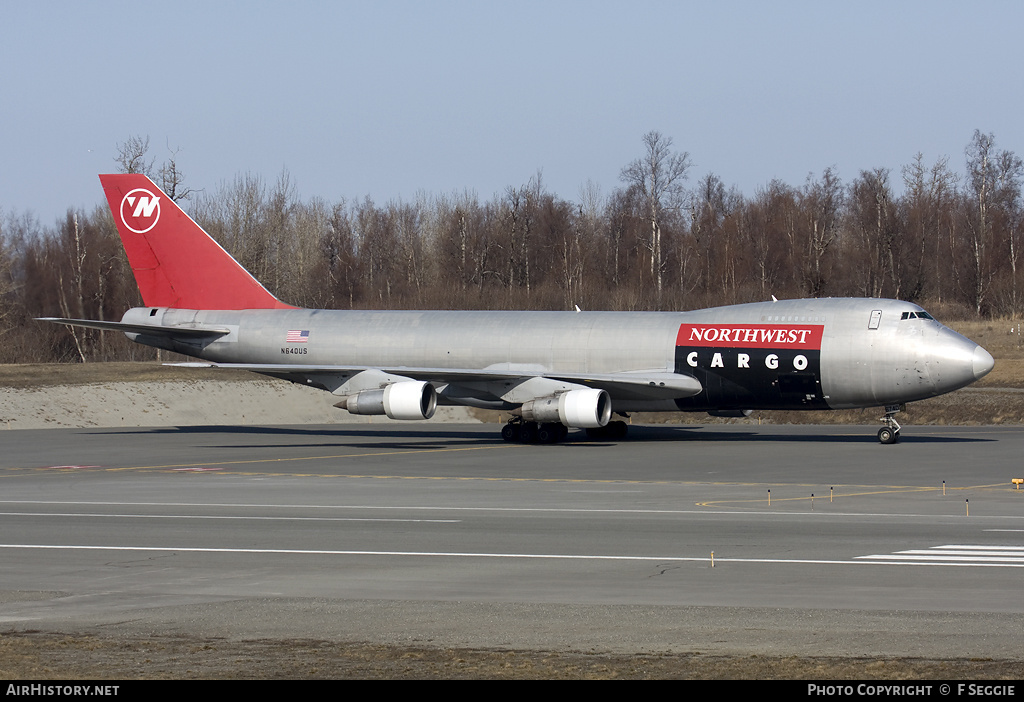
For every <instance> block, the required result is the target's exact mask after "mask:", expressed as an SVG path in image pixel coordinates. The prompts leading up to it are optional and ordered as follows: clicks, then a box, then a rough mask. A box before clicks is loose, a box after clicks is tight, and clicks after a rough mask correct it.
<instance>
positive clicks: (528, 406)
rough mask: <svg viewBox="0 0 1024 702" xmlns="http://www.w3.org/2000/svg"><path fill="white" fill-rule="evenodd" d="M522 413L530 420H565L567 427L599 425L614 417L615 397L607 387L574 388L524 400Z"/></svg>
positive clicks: (593, 427)
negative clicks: (607, 390)
mask: <svg viewBox="0 0 1024 702" xmlns="http://www.w3.org/2000/svg"><path fill="white" fill-rule="evenodd" d="M520 413H521V414H522V416H523V419H525V420H527V421H529V422H540V423H541V424H545V423H549V422H561V423H562V424H564V425H565V426H567V427H578V428H580V429H596V428H597V427H603V426H605V425H606V424H608V421H609V420H610V419H611V418H612V399H611V398H610V397H609V396H608V393H607V392H605V391H604V390H593V389H590V388H587V389H585V390H570V391H569V392H563V393H562V394H561V395H554V396H552V397H542V398H540V399H537V400H531V401H530V402H524V403H523V406H522V408H521V409H520Z"/></svg>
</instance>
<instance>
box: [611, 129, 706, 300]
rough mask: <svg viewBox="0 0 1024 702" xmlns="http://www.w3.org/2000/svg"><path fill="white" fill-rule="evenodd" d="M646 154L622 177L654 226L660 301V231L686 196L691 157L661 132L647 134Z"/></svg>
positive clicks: (654, 265)
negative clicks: (677, 149)
mask: <svg viewBox="0 0 1024 702" xmlns="http://www.w3.org/2000/svg"><path fill="white" fill-rule="evenodd" d="M643 142H644V147H645V148H646V152H645V153H644V155H643V156H642V157H641V158H638V159H636V160H635V161H633V162H632V163H630V164H629V165H628V166H626V167H625V168H623V169H622V172H621V173H620V174H619V178H620V179H621V180H622V181H623V182H625V183H627V184H628V185H629V187H631V188H635V189H636V190H637V191H638V193H639V194H640V197H641V202H642V206H643V208H644V216H645V218H646V220H647V222H648V223H649V224H650V227H651V240H650V244H649V245H648V248H649V249H650V251H651V266H650V267H651V277H652V278H654V281H655V287H656V288H657V291H658V298H659V299H660V298H661V291H662V287H663V285H662V248H661V228H662V223H663V219H664V213H665V211H666V210H669V209H678V208H679V207H680V206H681V202H682V197H683V181H684V180H686V175H687V172H688V171H689V170H690V166H691V163H690V155H689V154H688V153H686V152H685V151H684V152H682V153H678V152H673V151H672V138H671V137H667V136H664V135H662V134H661V132H656V131H650V132H647V133H646V134H644V137H643Z"/></svg>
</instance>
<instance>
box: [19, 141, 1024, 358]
mask: <svg viewBox="0 0 1024 702" xmlns="http://www.w3.org/2000/svg"><path fill="white" fill-rule="evenodd" d="M642 144H643V146H642V149H641V150H640V151H641V153H640V156H639V157H638V158H637V159H636V160H634V161H633V162H631V163H629V164H626V165H625V166H624V167H623V168H622V171H621V174H620V183H619V184H617V187H615V188H614V189H612V190H611V191H610V192H608V193H607V194H606V193H605V192H603V191H602V189H601V188H600V187H599V186H598V185H596V184H594V183H591V182H588V183H587V184H586V185H585V186H584V187H583V188H581V190H580V193H579V196H578V198H577V200H575V201H570V200H566V199H563V198H561V197H558V196H557V195H555V194H553V193H551V192H550V191H549V190H548V189H547V188H546V187H545V185H544V181H543V176H542V174H541V173H539V172H538V173H537V174H536V175H535V176H534V177H533V178H531V179H530V180H529V181H528V182H527V183H525V184H522V185H518V186H509V187H507V188H506V189H505V190H504V192H502V193H498V194H495V195H494V196H493V197H491V198H490V199H487V200H483V199H481V198H480V197H479V195H478V194H476V193H474V192H471V191H466V192H463V193H451V194H442V195H432V194H422V195H419V196H417V198H416V199H415V200H413V201H403V200H393V201H389V202H386V203H383V204H378V203H375V202H374V201H373V200H372V199H370V198H369V197H366V198H363V199H356V200H345V199H339V200H336V201H327V200H324V199H320V198H311V199H308V200H303V199H302V198H301V197H300V196H299V194H298V189H297V187H296V185H295V183H294V182H293V181H292V178H291V177H290V175H289V174H288V172H287V171H282V172H281V173H280V174H279V175H278V176H277V177H276V179H274V180H273V181H267V180H265V179H264V178H263V177H262V176H260V175H257V174H252V173H246V174H240V175H238V176H236V177H235V178H234V179H233V180H232V181H230V182H224V183H221V184H220V185H219V186H217V187H216V188H212V189H209V190H203V191H198V190H195V189H192V188H188V187H186V186H185V182H184V181H185V179H184V176H183V175H182V172H181V169H180V168H179V167H178V164H177V158H176V157H177V152H173V153H172V155H171V158H170V159H169V160H168V161H167V162H165V163H164V164H162V165H161V166H160V167H159V168H155V163H154V160H153V159H150V158H148V157H147V153H148V139H141V138H138V137H132V138H131V139H129V140H128V141H126V142H125V144H122V145H119V153H118V156H117V157H116V158H115V161H117V163H118V167H119V169H120V170H121V171H123V172H145V173H147V174H149V175H150V176H151V177H153V179H154V181H155V182H157V184H158V185H160V186H161V187H162V188H163V189H164V191H165V192H166V193H167V194H168V195H169V196H171V197H173V198H174V199H175V200H177V201H178V202H179V204H180V205H181V206H182V207H183V208H184V209H185V210H186V211H188V212H189V214H190V215H191V216H192V217H193V218H194V219H195V220H196V221H197V222H198V223H199V224H200V225H201V226H202V227H203V228H204V229H206V231H207V232H209V233H210V234H211V235H212V236H213V237H214V238H215V239H217V240H218V241H219V242H220V244H221V245H222V246H223V247H224V248H225V249H226V250H227V251H229V252H230V253H231V254H232V255H234V256H235V257H236V258H237V259H238V260H239V262H241V263H242V265H244V266H245V267H246V268H247V269H248V270H249V271H250V272H252V273H253V275H255V276H256V278H258V279H259V280H260V281H261V282H262V283H263V284H264V285H265V286H266V287H267V288H268V289H269V290H270V291H271V292H272V293H274V294H275V295H277V296H278V297H280V298H281V299H283V300H285V301H286V302H289V303H291V304H294V305H299V306H303V307H314V308H341V309H346V308H352V309H356V308H361V309H401V308H421V309H538V310H540V309H574V307H575V306H579V307H580V308H582V309H589V310H598V309H611V310H686V309H694V308H700V307H708V306H715V305H725V304H734V303H741V302H751V301H757V300H767V299H770V298H771V296H773V295H774V296H776V297H778V298H780V299H782V298H795V297H822V296H866V297H893V298H899V299H903V300H908V301H911V302H916V303H919V304H922V305H924V306H926V307H928V308H930V309H931V310H932V312H933V313H934V314H936V315H937V316H940V318H941V317H946V318H961V319H962V318H976V317H1009V318H1019V317H1020V316H1021V311H1022V307H1024V280H1022V276H1024V271H1022V270H1021V269H1022V268H1024V260H1021V249H1022V245H1024V241H1022V231H1021V230H1022V227H1021V220H1022V203H1021V181H1022V177H1024V163H1022V160H1021V158H1019V157H1017V156H1016V155H1015V154H1014V152H1012V151H1008V150H1002V149H999V148H997V146H996V142H995V139H994V137H993V136H992V135H991V134H985V133H983V132H981V131H976V132H975V133H974V135H973V137H972V139H971V140H970V142H969V143H968V145H967V147H966V148H965V150H964V166H965V167H964V170H963V171H962V172H959V173H958V172H957V171H956V170H954V168H953V167H952V166H951V165H950V163H949V159H948V158H940V159H938V160H937V161H935V162H934V163H926V162H925V161H924V158H923V157H922V156H921V155H920V154H919V155H918V156H917V157H915V158H914V159H913V160H912V162H911V163H909V164H907V165H905V166H903V167H902V168H901V169H900V171H899V173H898V174H894V173H893V172H892V171H891V170H890V169H884V168H878V169H874V170H870V171H861V172H860V173H859V174H858V175H857V176H856V177H855V178H854V179H853V180H851V181H850V182H844V181H843V180H842V179H841V178H840V175H839V172H838V171H837V170H836V169H835V168H826V169H825V170H824V171H823V172H822V173H820V174H811V175H809V176H808V177H807V179H806V181H805V182H804V183H803V184H800V185H790V184H787V183H783V182H781V181H779V180H773V181H771V182H769V183H767V184H766V185H764V186H763V187H761V188H758V189H757V190H756V191H755V192H754V193H753V194H744V193H741V192H739V191H737V189H736V188H730V187H727V186H726V185H725V183H724V182H723V180H722V179H721V178H720V177H719V176H718V175H716V174H714V173H708V174H707V175H704V176H702V177H700V178H698V179H696V180H691V179H690V176H691V171H692V170H693V166H692V162H691V160H690V156H689V154H687V153H686V152H681V151H678V150H675V149H674V148H673V142H672V139H671V138H669V137H667V136H665V135H663V134H661V133H658V132H650V133H648V134H646V135H644V137H643V140H642ZM900 184H901V185H902V188H899V187H898V186H899V185H900ZM0 296H2V299H3V305H2V307H0V362H29V361H33V362H45V361H75V360H77V361H87V360H89V361H92V360H133V359H147V358H152V357H153V354H154V353H155V352H154V351H153V350H152V349H145V348H142V347H138V346H136V345H134V344H131V343H130V342H127V340H126V339H124V338H123V336H122V335H119V334H102V333H98V332H91V331H88V330H85V331H83V330H74V331H70V330H68V329H65V328H63V327H58V326H54V325H48V324H43V323H39V322H35V321H33V319H32V318H33V317H38V316H62V317H77V318H88V319H102V320H117V319H120V317H121V315H122V313H123V312H124V311H125V310H126V309H128V308H129V307H133V306H139V305H141V299H140V298H139V294H138V290H137V288H136V285H135V281H134V278H133V277H132V275H131V270H130V268H129V266H128V263H127V259H126V258H125V256H124V252H123V250H122V248H121V244H120V240H119V238H118V236H117V231H116V228H115V226H114V223H113V220H112V218H111V215H110V211H109V209H108V207H107V205H106V204H105V203H104V204H102V205H99V206H97V207H96V208H95V209H93V210H92V211H91V212H86V211H82V210H74V209H69V210H68V212H67V215H66V216H65V217H64V218H63V219H62V220H60V221H59V222H57V223H56V224H55V225H54V226H42V225H40V224H39V222H38V220H36V219H35V218H34V217H32V216H31V215H30V214H17V213H0Z"/></svg>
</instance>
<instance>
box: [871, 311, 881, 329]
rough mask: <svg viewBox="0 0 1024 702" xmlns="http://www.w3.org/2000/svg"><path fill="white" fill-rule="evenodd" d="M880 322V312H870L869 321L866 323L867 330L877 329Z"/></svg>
mask: <svg viewBox="0 0 1024 702" xmlns="http://www.w3.org/2000/svg"><path fill="white" fill-rule="evenodd" d="M881 321H882V310H871V319H870V320H869V321H868V329H878V323H879V322H881Z"/></svg>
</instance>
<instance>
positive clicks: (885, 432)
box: [878, 427, 900, 444]
mask: <svg viewBox="0 0 1024 702" xmlns="http://www.w3.org/2000/svg"><path fill="white" fill-rule="evenodd" d="M899 436H900V435H899V432H895V431H893V430H892V429H891V428H890V427H882V428H881V429H879V430H878V441H879V442H881V443H883V444H895V443H896V442H897V441H898V440H899Z"/></svg>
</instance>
